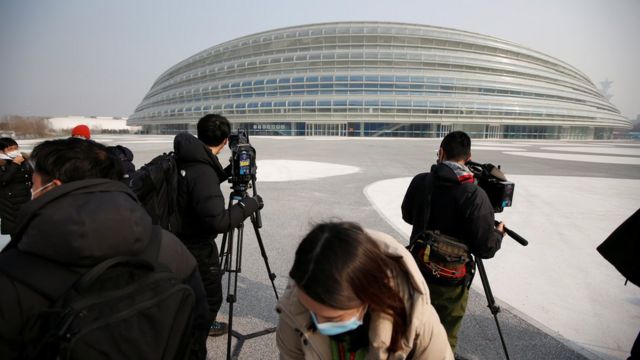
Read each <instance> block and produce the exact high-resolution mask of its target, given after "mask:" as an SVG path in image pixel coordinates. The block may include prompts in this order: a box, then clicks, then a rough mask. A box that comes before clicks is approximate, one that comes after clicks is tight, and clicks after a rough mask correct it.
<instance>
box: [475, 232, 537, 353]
mask: <svg viewBox="0 0 640 360" xmlns="http://www.w3.org/2000/svg"><path fill="white" fill-rule="evenodd" d="M495 224H496V225H498V224H499V222H498V221H496V222H495ZM504 232H505V233H507V235H509V236H511V238H512V239H514V240H515V241H517V242H518V243H520V244H521V245H522V246H527V245H528V244H529V242H528V241H527V240H525V238H523V237H522V236H520V235H518V234H517V233H516V232H515V231H513V230H511V229H507V227H506V226H505V227H504ZM475 260H476V264H477V265H478V272H479V273H480V280H482V288H483V289H484V295H485V296H486V297H487V302H488V305H487V307H488V308H489V311H491V314H492V315H493V319H494V320H495V321H496V327H497V328H498V335H500V342H502V349H503V350H504V355H505V357H506V358H507V360H509V353H508V352H507V344H505V342H504V337H503V336H502V329H500V323H499V322H498V313H499V312H500V307H499V306H498V305H496V299H494V297H493V292H492V291H491V286H490V285H489V278H488V277H487V272H486V270H485V269H484V264H483V263H482V259H480V258H476V259H475Z"/></svg>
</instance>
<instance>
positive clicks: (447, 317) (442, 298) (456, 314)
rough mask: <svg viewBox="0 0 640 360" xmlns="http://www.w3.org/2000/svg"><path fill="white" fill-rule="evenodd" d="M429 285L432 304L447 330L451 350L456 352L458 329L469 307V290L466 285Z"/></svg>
mask: <svg viewBox="0 0 640 360" xmlns="http://www.w3.org/2000/svg"><path fill="white" fill-rule="evenodd" d="M428 285H429V294H430V296H431V305H433V307H434V308H435V309H436V312H437V313H438V316H439V317H440V321H441V322H442V325H443V326H444V329H445V330H446V331H447V337H448V338H449V344H450V345H451V350H452V351H454V352H455V349H456V345H457V344H458V331H459V330H460V326H461V325H462V317H463V316H464V312H465V310H466V309H467V301H468V300H469V290H468V289H467V287H466V286H464V285H458V286H447V285H439V284H433V283H429V284H428Z"/></svg>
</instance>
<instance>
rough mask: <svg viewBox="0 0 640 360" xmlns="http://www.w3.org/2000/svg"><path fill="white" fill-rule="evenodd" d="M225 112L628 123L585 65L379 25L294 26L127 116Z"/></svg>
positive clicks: (484, 129)
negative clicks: (584, 70) (584, 69)
mask: <svg viewBox="0 0 640 360" xmlns="http://www.w3.org/2000/svg"><path fill="white" fill-rule="evenodd" d="M207 113H222V114H223V115H225V116H227V117H229V118H230V120H232V122H233V123H234V126H235V127H240V126H241V127H245V128H248V129H249V131H250V133H251V134H258V135H259V134H264V135H306V136H314V135H331V136H410V137H441V136H443V135H444V134H446V133H448V132H450V131H452V130H464V131H466V132H468V133H470V134H471V136H473V137H476V138H511V139H513V138H525V139H609V138H611V137H612V134H613V132H614V131H621V130H627V129H629V128H630V127H631V123H630V122H629V120H628V119H626V118H625V117H624V116H622V115H621V114H620V111H619V110H618V109H617V108H616V107H615V106H614V105H612V104H611V103H610V102H609V101H608V99H606V98H605V97H604V96H603V95H602V94H601V93H600V92H599V91H598V89H597V88H596V86H595V85H594V84H593V82H592V81H591V80H590V79H589V78H588V77H587V76H586V75H584V74H583V73H582V72H580V71H579V70H577V69H576V68H574V67H572V66H571V65H569V64H566V63H564V62H562V61H560V60H558V59H555V58H553V57H551V56H548V55H545V54H543V53H540V52H537V51H535V50H532V49H528V48H526V47H523V46H520V45H517V44H513V43H510V42H507V41H504V40H500V39H497V38H493V37H489V36H485V35H481V34H475V33H470V32H465V31H459V30H454V29H446V28H439V27H432V26H425V25H411V24H401V23H383V22H337V23H324V24H312V25H303V26H295V27H288V28H282V29H276V30H271V31H265V32H261V33H257V34H253V35H248V36H244V37H241V38H238V39H235V40H231V41H228V42H225V43H222V44H220V45H217V46H214V47H211V48H208V49H206V50H204V51H202V52H200V53H198V54H196V55H194V56H192V57H190V58H188V59H186V60H184V61H181V62H180V63H178V64H176V65H175V66H173V67H171V68H170V69H169V70H167V71H165V72H164V73H163V74H162V75H160V77H159V78H158V79H157V80H156V81H155V83H154V84H153V85H152V86H151V89H150V90H149V92H148V93H147V94H146V96H145V97H144V99H143V100H142V102H141V103H140V105H138V107H137V108H136V110H135V112H134V113H133V114H132V115H131V117H130V118H129V121H128V123H129V124H130V125H137V126H142V127H143V129H144V131H145V132H151V133H175V132H178V131H185V130H189V131H193V130H194V128H195V124H196V122H197V120H198V119H199V118H200V117H201V116H203V115H204V114H207Z"/></svg>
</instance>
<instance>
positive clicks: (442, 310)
mask: <svg viewBox="0 0 640 360" xmlns="http://www.w3.org/2000/svg"><path fill="white" fill-rule="evenodd" d="M470 158H471V139H470V138H469V136H468V135H467V134H466V133H464V132H462V131H454V132H451V133H449V134H447V136H445V137H444V139H443V140H442V143H441V144H440V149H439V151H438V160H437V164H436V165H433V166H432V167H431V172H429V173H422V174H418V175H416V176H415V177H414V178H413V180H412V181H411V184H410V185H409V188H408V189H407V193H406V194H405V197H404V200H403V202H402V218H403V219H404V220H405V221H406V222H407V223H409V224H411V225H413V230H412V232H411V239H410V242H411V243H412V244H413V243H414V242H415V241H416V239H417V238H418V237H419V236H420V235H421V234H422V233H423V231H425V230H437V231H439V232H440V233H441V234H444V235H447V236H448V237H449V238H454V239H455V240H456V241H457V242H459V243H462V244H463V245H465V246H466V247H467V249H468V251H469V252H470V253H471V254H472V255H474V256H478V257H480V258H482V259H488V258H491V257H493V255H494V254H495V253H496V251H497V250H498V249H500V244H501V243H502V237H503V236H504V224H503V223H500V224H499V225H498V226H497V227H495V226H494V211H493V207H492V205H491V202H490V201H489V198H488V196H487V194H486V193H485V191H484V190H482V189H481V188H480V187H478V186H477V185H476V184H475V183H474V177H473V173H472V172H471V171H470V170H469V169H468V168H467V167H466V166H465V163H466V162H467V161H468V160H469V159H470ZM432 255H433V254H432ZM432 257H433V256H432ZM418 261H419V262H420V260H418ZM419 265H425V266H426V267H427V268H429V271H423V274H424V275H425V280H426V281H427V284H428V285H429V291H430V294H431V303H432V304H433V306H434V307H435V309H436V311H437V312H438V315H439V316H440V319H441V321H442V324H443V325H444V327H445V329H446V331H447V335H448V337H449V343H450V344H451V348H452V349H453V350H454V351H455V347H456V344H457V340H458V335H457V334H458V330H459V329H460V325H461V324H462V317H463V316H464V313H465V310H466V306H467V300H468V298H469V291H468V285H470V281H471V280H472V274H473V270H474V264H473V263H472V262H467V263H465V264H461V265H460V267H458V268H447V267H446V266H442V265H441V264H436V266H433V265H434V264H430V263H428V262H427V263H426V264H419ZM434 269H440V270H438V271H436V270H434Z"/></svg>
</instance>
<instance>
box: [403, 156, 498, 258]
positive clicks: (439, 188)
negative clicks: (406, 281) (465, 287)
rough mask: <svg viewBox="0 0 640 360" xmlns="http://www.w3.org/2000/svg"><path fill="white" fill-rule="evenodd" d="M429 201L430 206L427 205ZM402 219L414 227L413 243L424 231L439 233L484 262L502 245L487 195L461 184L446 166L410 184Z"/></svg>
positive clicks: (468, 185) (419, 175) (440, 166)
mask: <svg viewBox="0 0 640 360" xmlns="http://www.w3.org/2000/svg"><path fill="white" fill-rule="evenodd" d="M429 198H430V199H431V202H430V203H426V199H429ZM427 213H428V216H426V214H427ZM427 217H428V220H427V221H428V223H427V224H425V218H427ZM402 218H403V219H404V220H405V221H406V222H407V223H408V224H411V225H413V229H412V232H411V240H412V241H413V240H414V239H415V238H416V236H417V235H418V234H420V233H421V232H422V231H424V230H439V231H440V232H441V233H443V234H446V235H449V236H452V237H454V238H456V239H458V240H460V241H461V242H463V243H464V244H466V245H467V246H469V250H470V251H471V253H472V254H474V255H476V256H479V257H480V258H483V259H489V258H491V257H493V256H494V255H495V253H496V251H498V250H499V249H500V246H501V244H502V236H503V235H502V234H501V233H499V232H498V230H496V228H495V224H494V219H495V217H494V213H493V207H492V206H491V202H490V201H489V197H488V196H487V193H485V191H484V190H483V189H482V188H480V187H479V186H478V185H476V184H474V183H464V184H461V183H460V181H459V180H458V177H457V176H456V174H455V172H454V171H453V170H452V169H451V168H450V167H449V166H447V165H445V164H437V165H433V166H432V167H431V172H429V173H421V174H418V175H416V176H415V177H414V178H413V180H411V184H410V185H409V188H408V189H407V192H406V194H405V196H404V200H403V201H402Z"/></svg>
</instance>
